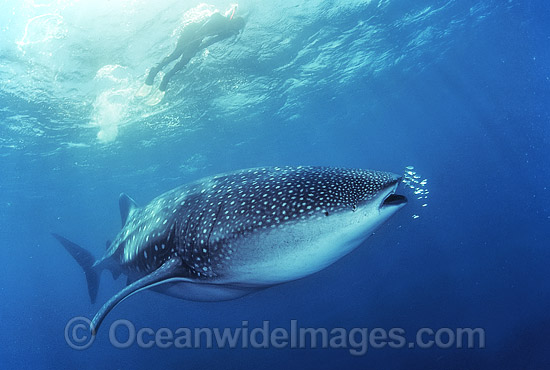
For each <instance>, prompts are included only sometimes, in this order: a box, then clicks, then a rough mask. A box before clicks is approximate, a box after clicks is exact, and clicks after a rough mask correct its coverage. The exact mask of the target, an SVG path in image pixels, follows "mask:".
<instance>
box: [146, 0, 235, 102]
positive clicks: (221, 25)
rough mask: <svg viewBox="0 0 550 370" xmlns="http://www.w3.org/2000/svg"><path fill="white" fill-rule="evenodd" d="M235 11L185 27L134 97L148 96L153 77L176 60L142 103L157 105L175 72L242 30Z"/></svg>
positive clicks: (233, 9)
mask: <svg viewBox="0 0 550 370" xmlns="http://www.w3.org/2000/svg"><path fill="white" fill-rule="evenodd" d="M236 9H237V6H236V5H233V6H232V7H231V8H230V9H229V10H228V11H227V12H226V14H225V15H222V14H220V13H219V12H216V13H214V14H212V15H211V16H210V17H208V18H206V19H204V20H202V21H200V22H196V23H191V24H189V25H187V26H186V27H185V28H184V30H183V32H182V34H181V36H180V38H179V40H178V43H177V45H176V49H175V50H174V51H173V52H172V54H170V55H168V56H167V57H166V58H164V59H163V60H162V61H161V62H160V63H159V64H158V65H156V66H155V67H153V68H151V70H150V71H149V75H148V76H147V79H146V80H145V84H144V85H143V86H142V87H141V89H140V90H139V91H138V93H137V96H139V97H145V96H147V95H148V94H149V93H150V92H151V89H152V86H153V82H154V80H155V77H156V75H157V74H158V73H159V72H160V71H161V70H162V69H163V68H164V67H166V65H168V64H169V63H171V62H173V61H174V60H176V59H178V58H180V60H179V61H178V62H177V63H176V64H175V65H174V67H173V68H172V69H171V70H170V71H168V72H166V74H165V75H164V77H163V79H162V81H161V83H160V85H159V88H158V91H155V92H154V93H153V94H151V97H150V98H149V99H148V100H147V102H146V104H148V105H156V104H158V103H159V102H160V101H161V100H162V99H163V98H164V94H165V93H166V88H167V86H168V82H170V79H171V78H172V77H173V76H174V74H176V72H178V71H179V70H180V69H182V68H183V67H184V66H185V65H186V64H187V63H189V61H190V60H191V58H193V57H194V56H195V55H196V54H197V52H199V51H200V50H203V49H205V48H207V47H208V46H210V45H212V44H214V43H216V42H218V41H221V40H224V39H227V38H229V37H231V36H234V35H237V34H238V33H239V32H240V31H241V30H242V29H243V27H244V24H245V20H244V18H243V17H239V16H235V11H236Z"/></svg>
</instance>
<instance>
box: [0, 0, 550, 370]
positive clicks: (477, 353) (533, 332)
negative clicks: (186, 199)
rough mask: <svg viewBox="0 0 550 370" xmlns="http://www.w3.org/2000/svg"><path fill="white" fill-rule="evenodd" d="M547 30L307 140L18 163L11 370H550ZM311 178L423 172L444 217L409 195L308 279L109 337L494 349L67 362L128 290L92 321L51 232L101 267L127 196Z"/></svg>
mask: <svg viewBox="0 0 550 370" xmlns="http://www.w3.org/2000/svg"><path fill="white" fill-rule="evenodd" d="M396 7H397V5H396ZM549 11H550V9H549V8H548V5H547V4H546V3H545V2H543V1H537V2H529V3H528V4H524V5H517V4H516V6H515V7H512V8H511V9H507V10H505V9H500V10H499V11H498V12H496V14H493V15H492V17H491V18H490V19H488V20H486V21H485V22H483V23H481V25H477V26H476V27H471V28H469V27H465V28H464V29H463V30H462V31H461V32H458V33H456V34H455V35H454V36H453V37H454V38H453V40H452V44H451V45H452V47H451V48H450V50H447V52H446V53H445V54H444V55H431V54H430V53H429V52H428V53H425V54H424V55H423V56H422V58H421V59H420V60H419V64H421V65H422V64H425V65H426V68H423V69H418V70H415V71H413V72H411V73H408V72H407V71H398V70H395V71H392V72H391V73H383V74H380V75H377V76H376V77H374V78H368V79H365V80H361V79H359V80H357V81H354V82H353V84H352V86H350V87H349V89H348V90H346V91H338V92H334V91H331V90H321V91H315V92H313V93H312V94H311V95H310V96H309V97H308V101H307V102H306V103H305V104H304V107H303V111H302V112H301V117H300V118H299V122H296V121H294V122H292V124H289V123H285V122H280V121H279V120H278V119H277V118H276V117H274V116H270V115H266V116H265V117H262V119H261V122H259V123H258V122H256V123H255V124H254V125H252V123H250V122H247V118H246V117H243V118H242V120H243V122H244V123H243V124H242V125H237V124H233V123H227V122H223V118H222V117H220V118H217V117H213V118H211V121H212V123H211V126H210V128H211V129H209V127H206V128H205V129H203V130H199V131H195V132H190V133H185V134H184V133H182V134H181V136H180V135H178V133H176V134H175V136H174V137H173V138H172V139H171V140H169V141H167V142H166V143H165V144H162V143H157V144H156V145H155V146H153V147H148V148H142V149H140V150H133V142H137V141H138V140H139V139H140V137H139V135H140V134H132V133H131V132H126V133H125V135H124V136H123V137H120V138H119V140H118V141H117V143H115V144H111V146H108V147H106V148H105V150H107V151H110V152H111V154H109V155H101V156H90V153H89V151H88V149H82V150H80V149H74V150H72V151H65V152H64V154H63V155H58V156H42V157H38V158H36V157H33V156H31V155H29V154H28V153H29V152H33V151H34V152H40V151H41V150H44V151H46V149H47V150H49V149H51V148H50V147H49V146H51V145H53V144H51V143H50V142H45V143H43V144H41V142H40V141H36V142H35V143H32V144H29V145H28V146H27V148H26V149H25V150H21V151H18V152H15V153H13V152H11V153H10V154H9V155H6V156H2V157H1V158H0V163H1V165H2V175H1V181H0V186H1V188H0V189H1V191H2V193H1V194H0V201H1V203H2V209H1V214H0V217H1V219H0V220H1V226H0V229H1V231H2V233H1V236H2V239H3V240H2V245H3V248H2V263H1V265H2V268H1V275H0V276H1V287H0V294H1V295H0V296H1V297H2V300H3V303H2V306H1V309H0V322H1V324H0V325H1V327H2V329H3V330H2V332H3V334H2V346H1V347H0V359H1V363H2V365H1V366H2V368H5V369H8V368H9V369H13V368H33V369H43V368H44V369H45V368H67V369H68V368H79V369H87V368H89V369H96V368H105V369H151V368H169V369H176V368H182V369H183V368H185V369H191V368H193V369H207V368H208V369H211V368H216V367H217V368H224V369H245V368H246V369H248V368H250V369H252V368H258V367H262V368H276V369H279V368H282V367H284V368H292V369H298V368H307V369H333V368H378V369H380V368H384V369H392V368H403V369H416V368H418V369H487V368H498V369H518V368H522V369H544V368H548V367H550V355H548V353H550V352H549V351H548V348H550V320H549V316H548V311H549V304H550V293H549V292H550V289H549V288H550V278H549V275H548V266H549V261H550V260H549V257H550V251H549V236H550V204H549V203H550V197H549V195H548V186H549V180H550V172H549V171H548V166H549V160H548V158H549V157H548V154H549V151H548V144H549V138H550V132H549V131H550V130H549V123H550V114H549V110H548V105H549V102H550V48H549V47H548V46H549V43H550V31H549V30H550V27H549V23H548V20H547V19H546V18H547V15H548V14H550V12H549ZM360 16H361V15H360V14H359V15H352V16H351V17H350V18H349V19H348V20H349V21H352V20H354V19H355V18H360ZM387 17H391V12H389V13H388V14H387ZM346 19H347V18H346ZM346 19H344V20H342V22H344V21H346ZM182 78H183V77H182ZM2 101H3V102H4V104H6V106H9V107H11V109H12V110H15V111H21V112H31V113H32V112H34V111H37V112H40V111H43V110H42V107H38V106H34V105H33V103H32V102H25V101H22V100H19V99H17V98H15V97H13V96H11V97H10V96H8V95H3V96H2ZM274 104H276V102H275V103H274ZM0 114H1V113H0ZM36 114H37V115H39V114H41V113H36ZM1 118H2V116H1V115H0V119H1ZM45 119H48V117H46V118H45ZM255 119H257V118H255ZM3 132H6V131H3ZM141 134H143V132H142V133H141ZM69 135H70V134H69ZM238 143H240V144H239V145H236V144H238ZM41 145H44V146H45V148H42V147H41ZM96 149H97V148H96ZM194 153H202V154H203V155H204V158H206V159H205V160H204V162H203V163H202V166H201V167H200V168H199V169H198V170H197V171H195V172H192V173H189V174H187V175H184V176H181V175H179V174H178V173H175V171H174V167H175V166H176V167H177V166H179V165H180V164H181V163H182V162H184V161H185V160H186V159H187V158H189V157H191V156H192V155H193V154H194ZM75 163H77V164H78V165H75ZM82 164H84V165H82ZM297 164H308V165H331V166H346V167H362V168H373V169H381V170H391V171H394V172H399V171H401V170H402V169H403V168H404V167H405V166H407V165H410V164H414V165H415V166H416V167H417V169H418V170H419V171H420V172H421V173H422V175H423V176H424V177H426V178H428V180H429V189H430V198H429V201H428V203H429V205H428V207H426V208H422V207H421V202H419V201H416V200H415V199H414V197H413V196H412V194H411V193H410V192H408V193H407V192H405V193H406V194H407V195H408V196H409V197H410V198H411V201H410V203H409V204H408V205H407V207H406V208H404V209H403V210H401V211H400V212H399V213H398V214H396V215H395V216H394V217H393V218H392V219H391V220H390V221H389V222H388V223H386V224H385V225H383V226H382V227H381V228H380V230H379V231H377V232H376V234H375V235H374V236H373V237H371V238H370V239H369V240H368V241H367V242H366V243H365V244H364V245H362V246H361V247H360V248H358V249H357V250H356V251H354V252H353V253H352V254H350V255H348V256H346V257H345V258H344V259H343V260H341V261H339V262H338V263H336V264H335V265H333V266H331V267H330V268H328V269H326V270H324V271H322V272H320V273H318V274H316V275H314V276H311V277H309V278H307V279H303V280H300V281H296V282H293V283H290V284H286V285H282V286H278V287H274V288H272V289H269V290H266V291H263V292H260V293H257V294H253V295H251V296H247V297H245V298H242V299H239V300H235V301H231V302H222V303H196V302H186V301H181V300H177V299H173V298H170V297H165V296H161V295H158V294H155V293H152V292H146V293H141V294H139V295H136V296H134V297H132V298H131V299H129V300H128V301H126V302H124V303H123V304H121V305H120V306H119V307H117V308H116V309H115V310H114V311H113V312H112V314H111V315H110V316H109V317H108V318H107V320H106V322H105V324H104V326H105V328H107V327H108V325H109V324H110V323H111V322H112V321H113V320H115V319H118V318H126V319H129V320H131V321H132V322H134V323H135V324H136V326H138V327H144V326H151V327H153V328H160V327H162V326H166V327H169V328H174V329H175V328H177V327H179V326H187V327H220V328H223V327H226V326H229V327H238V326H240V324H241V321H242V320H248V321H249V322H250V326H251V327H254V326H261V322H262V320H270V321H271V326H272V327H276V326H282V327H288V326H289V323H290V320H291V319H297V320H298V322H299V323H300V326H302V327H308V326H311V327H328V328H332V327H348V328H351V327H367V328H375V327H381V328H386V329H389V328H392V327H402V328H405V329H406V330H407V332H408V333H409V335H414V334H411V333H414V332H415V331H416V330H417V329H419V328H422V327H431V328H435V329H437V328H440V327H449V328H456V327H481V328H484V330H485V332H486V348H485V349H388V348H386V349H371V350H369V351H368V352H367V354H366V355H365V356H362V357H353V356H351V355H350V354H349V353H348V351H346V350H334V349H332V350H330V349H329V350H319V349H318V350H311V349H310V350H306V349H283V350H276V349H267V350H262V349H247V350H227V349H225V350H219V349H200V350H177V349H168V350H161V349H150V350H144V349H139V348H137V347H135V346H134V347H132V348H130V349H126V350H117V349H114V348H113V347H112V346H111V345H110V344H109V342H108V335H107V331H103V332H102V331H100V332H99V335H98V338H97V340H96V342H95V343H94V346H93V347H92V348H91V349H88V350H87V351H83V352H78V351H74V350H72V349H70V348H69V347H68V346H67V345H66V344H65V341H64V338H63V329H64V326H65V324H66V322H67V321H68V320H69V319H70V318H71V317H73V316H78V315H84V316H88V317H91V316H93V314H94V313H95V312H96V311H97V309H98V308H99V307H100V304H101V303H102V302H105V301H106V300H107V299H108V298H109V297H110V296H111V295H112V294H113V293H114V292H116V291H117V289H120V288H121V287H122V286H123V282H122V281H116V282H113V281H112V279H111V277H110V276H108V275H107V274H105V275H104V276H103V279H102V284H101V288H100V292H99V298H98V303H97V304H96V305H95V306H91V305H90V304H89V301H88V296H87V291H86V288H85V281H84V277H83V274H82V272H81V270H80V269H79V267H78V266H77V265H76V263H74V261H73V260H72V259H71V257H70V256H68V255H67V254H66V253H65V251H63V250H62V248H61V247H60V246H59V245H57V244H56V242H55V241H54V239H53V238H51V237H50V235H49V233H50V232H58V233H60V234H62V235H65V236H67V237H68V238H70V239H73V240H75V241H77V242H78V243H80V244H82V245H83V246H86V247H87V248H89V249H90V250H92V251H93V253H94V254H95V255H96V256H99V255H100V253H102V251H103V245H104V242H105V240H106V239H108V238H112V237H113V235H115V234H116V232H117V231H118V227H119V222H120V221H119V220H118V209H117V197H118V194H119V192H121V191H124V192H127V193H129V194H130V195H131V196H133V197H134V198H135V199H136V200H137V201H138V202H140V203H142V204H143V203H146V202H147V201H149V200H150V199H152V198H153V197H155V196H156V195H158V194H160V193H161V192H163V191H166V190H169V189H170V188H172V187H174V186H177V185H179V184H181V183H184V182H187V181H190V180H193V179H196V178H198V177H201V176H203V175H210V174H214V173H218V172H224V171H228V170H234V169H239V168H246V167H253V166H260V165H297ZM151 166H156V167H154V170H152V171H141V172H140V170H141V169H145V168H150V167H151ZM415 213H418V214H420V215H421V217H420V218H419V219H417V220H413V219H412V217H411V216H412V215H413V214H415Z"/></svg>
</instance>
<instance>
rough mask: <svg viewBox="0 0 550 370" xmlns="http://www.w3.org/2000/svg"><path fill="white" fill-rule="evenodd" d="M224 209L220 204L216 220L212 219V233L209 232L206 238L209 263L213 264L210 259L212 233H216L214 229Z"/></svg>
mask: <svg viewBox="0 0 550 370" xmlns="http://www.w3.org/2000/svg"><path fill="white" fill-rule="evenodd" d="M222 209H223V205H222V204H220V205H219V206H218V211H217V212H216V216H215V217H214V219H212V227H211V228H210V231H209V232H208V237H207V238H206V250H207V251H208V262H211V261H212V260H211V258H210V236H211V235H212V231H214V227H216V222H217V221H218V217H219V216H220V213H221V211H222Z"/></svg>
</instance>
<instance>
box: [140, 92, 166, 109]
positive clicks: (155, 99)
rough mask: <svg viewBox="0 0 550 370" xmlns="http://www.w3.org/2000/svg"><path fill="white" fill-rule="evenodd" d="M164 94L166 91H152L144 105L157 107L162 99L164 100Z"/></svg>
mask: <svg viewBox="0 0 550 370" xmlns="http://www.w3.org/2000/svg"><path fill="white" fill-rule="evenodd" d="M164 94H166V91H161V90H155V91H153V93H152V94H151V97H150V98H149V99H147V101H146V102H145V104H147V105H150V106H153V105H157V104H158V103H160V102H161V101H162V99H164Z"/></svg>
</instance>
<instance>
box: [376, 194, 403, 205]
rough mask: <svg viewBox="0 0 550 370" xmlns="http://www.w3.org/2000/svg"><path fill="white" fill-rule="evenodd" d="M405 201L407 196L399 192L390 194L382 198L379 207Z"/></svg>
mask: <svg viewBox="0 0 550 370" xmlns="http://www.w3.org/2000/svg"><path fill="white" fill-rule="evenodd" d="M404 203H407V197H405V196H403V195H400V194H393V193H392V194H390V195H388V196H387V197H386V199H384V201H383V202H382V204H381V205H380V207H385V206H398V205H400V204H404Z"/></svg>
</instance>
